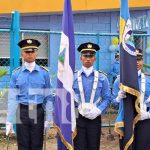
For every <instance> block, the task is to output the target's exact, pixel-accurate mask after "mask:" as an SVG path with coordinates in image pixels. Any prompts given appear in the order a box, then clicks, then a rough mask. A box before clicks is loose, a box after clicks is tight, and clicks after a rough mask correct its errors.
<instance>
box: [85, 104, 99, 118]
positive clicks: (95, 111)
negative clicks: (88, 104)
mask: <svg viewBox="0 0 150 150" xmlns="http://www.w3.org/2000/svg"><path fill="white" fill-rule="evenodd" d="M101 113H102V112H101V110H100V109H98V108H97V107H94V108H93V109H92V110H91V111H90V112H89V113H88V114H86V115H85V117H86V118H88V119H90V120H93V119H95V118H96V117H98V116H99V115H100V114H101Z"/></svg>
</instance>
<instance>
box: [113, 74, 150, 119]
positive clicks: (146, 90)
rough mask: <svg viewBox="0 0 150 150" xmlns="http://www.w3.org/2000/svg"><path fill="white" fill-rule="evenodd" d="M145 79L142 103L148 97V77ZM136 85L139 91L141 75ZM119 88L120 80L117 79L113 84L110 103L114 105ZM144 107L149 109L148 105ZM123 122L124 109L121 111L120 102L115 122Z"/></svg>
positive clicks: (149, 90)
mask: <svg viewBox="0 0 150 150" xmlns="http://www.w3.org/2000/svg"><path fill="white" fill-rule="evenodd" d="M145 79H146V84H145V95H144V101H146V100H147V99H148V97H149V96H150V76H147V75H145ZM138 83H139V88H140V90H141V75H140V76H138ZM119 86H120V78H117V79H116V80H115V82H114V85H113V90H112V102H113V103H115V104H117V102H116V97H117V95H118V92H119ZM146 106H147V107H150V103H147V104H146ZM149 112H150V110H149ZM123 120H124V109H123V101H122V100H121V101H120V103H119V110H118V116H117V120H116V121H117V122H121V121H123Z"/></svg>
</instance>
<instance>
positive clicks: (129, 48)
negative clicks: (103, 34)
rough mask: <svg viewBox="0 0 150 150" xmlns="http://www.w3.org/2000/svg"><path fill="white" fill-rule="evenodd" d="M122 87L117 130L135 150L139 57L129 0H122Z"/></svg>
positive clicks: (129, 148)
mask: <svg viewBox="0 0 150 150" xmlns="http://www.w3.org/2000/svg"><path fill="white" fill-rule="evenodd" d="M120 2H121V5H120V89H121V90H122V91H124V92H126V98H124V99H123V119H122V120H121V119H120V118H119V120H118V122H116V123H115V131H116V132H117V133H118V134H119V135H120V136H121V137H122V138H123V149H124V150H135V149H134V145H133V141H134V127H135V124H136V123H137V122H138V120H139V117H140V115H139V114H140V108H139V101H140V99H139V97H140V92H139V85H138V71H137V57H136V51H135V46H134V38H133V33H132V24H131V20H130V14H129V7H128V0H120Z"/></svg>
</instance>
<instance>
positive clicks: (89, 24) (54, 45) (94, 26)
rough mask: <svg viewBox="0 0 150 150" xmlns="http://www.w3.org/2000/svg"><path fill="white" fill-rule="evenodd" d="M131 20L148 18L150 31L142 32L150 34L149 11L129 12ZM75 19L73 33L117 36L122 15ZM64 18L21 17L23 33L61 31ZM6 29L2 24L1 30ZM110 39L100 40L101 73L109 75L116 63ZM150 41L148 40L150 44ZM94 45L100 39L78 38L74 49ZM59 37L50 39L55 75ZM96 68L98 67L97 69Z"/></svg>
mask: <svg viewBox="0 0 150 150" xmlns="http://www.w3.org/2000/svg"><path fill="white" fill-rule="evenodd" d="M130 15H131V18H138V17H140V16H143V15H146V16H147V17H148V20H149V27H148V28H143V29H141V31H146V32H147V33H148V34H150V10H135V11H130ZM73 17H74V31H75V32H84V33H118V31H119V29H118V25H117V24H118V23H119V22H118V21H119V12H115V11H114V12H95V13H75V14H74V15H73ZM61 23H62V14H50V15H49V14H45V15H36V14H35V15H34V16H32V15H30V16H23V15H22V16H21V29H37V30H50V31H61ZM3 26H4V27H6V25H4V24H1V22H0V28H3ZM111 38H112V37H110V36H100V38H99V43H98V44H99V45H100V47H101V50H100V51H99V58H97V61H99V69H100V70H103V71H104V72H106V73H109V72H110V66H111V63H112V62H113V60H114V53H115V52H110V51H109V46H110V44H111ZM149 40H150V38H148V41H149ZM87 41H92V42H95V43H97V41H98V40H97V37H94V36H83V35H80V36H79V35H76V36H75V46H76V48H77V47H78V45H79V44H81V43H82V42H87ZM59 43H60V35H56V34H52V35H51V36H50V46H49V48H50V49H49V52H50V70H51V71H52V73H56V72H57V56H58V52H59ZM79 58H80V56H79V54H78V52H77V53H76V69H79V68H80V67H81V63H80V61H79ZM149 58H150V57H149V56H148V55H146V54H145V61H146V63H150V59H149ZM95 66H96V65H95Z"/></svg>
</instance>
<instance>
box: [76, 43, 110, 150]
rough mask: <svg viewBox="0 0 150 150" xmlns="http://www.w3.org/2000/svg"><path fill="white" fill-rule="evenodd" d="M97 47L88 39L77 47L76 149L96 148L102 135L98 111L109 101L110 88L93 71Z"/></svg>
mask: <svg viewBox="0 0 150 150" xmlns="http://www.w3.org/2000/svg"><path fill="white" fill-rule="evenodd" d="M99 49H100V47H99V46H98V45H97V44H94V43H91V42H88V43H83V44H81V45H80V46H79V47H78V51H79V52H80V53H81V57H80V61H81V63H82V68H81V70H79V71H77V72H76V73H75V75H74V83H73V89H74V92H75V105H76V107H77V108H78V113H79V114H78V116H77V135H76V137H75V139H74V149H75V150H99V148H100V136H101V114H102V113H103V112H105V110H106V108H107V107H108V105H109V102H110V88H109V83H108V79H107V77H106V76H105V75H104V74H103V73H101V72H98V71H96V70H94V67H93V64H94V62H95V61H96V57H95V54H96V51H98V50H99Z"/></svg>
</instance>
